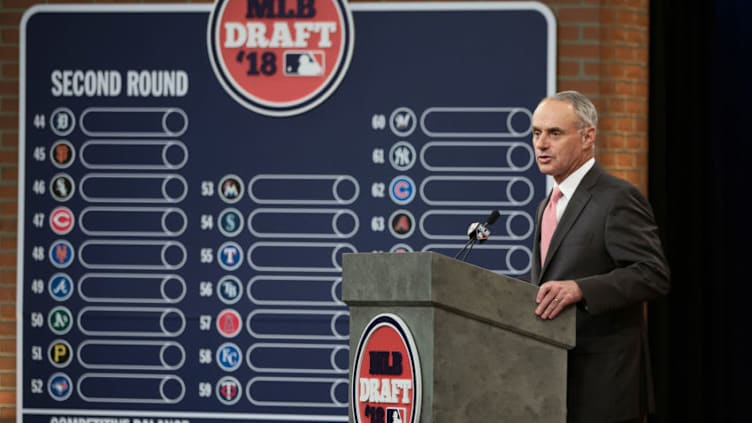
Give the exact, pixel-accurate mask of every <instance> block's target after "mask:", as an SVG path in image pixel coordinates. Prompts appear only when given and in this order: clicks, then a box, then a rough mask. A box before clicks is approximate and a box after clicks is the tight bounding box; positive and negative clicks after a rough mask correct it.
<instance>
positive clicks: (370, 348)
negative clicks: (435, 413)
mask: <svg viewBox="0 0 752 423" xmlns="http://www.w3.org/2000/svg"><path fill="white" fill-rule="evenodd" d="M354 360H355V362H354V363H353V373H352V380H351V381H350V389H351V391H352V398H351V401H350V403H351V404H352V405H351V407H352V413H353V417H354V421H355V423H369V422H371V421H381V422H387V423H397V422H399V423H417V422H418V421H420V407H421V398H422V385H421V370H420V361H419V359H418V353H417V349H416V347H415V342H414V341H413V337H412V334H411V333H410V330H409V328H408V327H407V326H406V325H405V323H404V322H403V321H402V319H400V318H399V317H397V316H396V315H394V314H389V313H384V314H379V315H378V316H376V317H374V318H373V319H372V320H371V321H370V322H369V323H368V325H367V326H366V328H365V329H364V330H363V334H362V335H361V337H360V342H359V343H358V350H357V352H356V353H355V357H354Z"/></svg>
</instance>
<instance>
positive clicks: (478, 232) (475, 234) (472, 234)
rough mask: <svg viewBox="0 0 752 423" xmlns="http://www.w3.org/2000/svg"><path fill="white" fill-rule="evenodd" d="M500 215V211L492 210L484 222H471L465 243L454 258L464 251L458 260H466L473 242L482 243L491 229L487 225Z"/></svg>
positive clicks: (489, 234)
mask: <svg viewBox="0 0 752 423" xmlns="http://www.w3.org/2000/svg"><path fill="white" fill-rule="evenodd" d="M500 215H501V213H499V211H498V210H494V211H492V212H491V214H489V215H488V217H487V218H486V221H485V222H483V223H478V222H473V223H471V224H470V226H469V227H468V228H467V237H468V240H467V242H466V243H465V245H464V246H463V247H462V249H461V250H460V251H458V252H457V255H455V256H454V258H459V257H460V255H461V254H462V253H463V252H464V253H465V255H464V256H463V257H462V258H460V260H463V261H464V260H467V256H469V255H470V251H472V249H473V244H475V242H476V241H478V243H480V244H482V243H484V242H485V241H486V240H487V239H488V238H489V237H490V236H491V231H490V230H489V229H488V227H489V226H491V225H493V224H494V223H495V222H496V220H497V219H499V216H500Z"/></svg>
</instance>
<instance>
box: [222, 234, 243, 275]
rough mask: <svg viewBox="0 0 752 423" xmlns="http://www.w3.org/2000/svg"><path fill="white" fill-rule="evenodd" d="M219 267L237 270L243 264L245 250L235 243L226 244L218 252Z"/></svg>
mask: <svg viewBox="0 0 752 423" xmlns="http://www.w3.org/2000/svg"><path fill="white" fill-rule="evenodd" d="M217 258H218V259H219V265H220V266H221V267H222V268H223V269H225V270H236V269H237V268H238V267H240V265H241V264H242V263H243V250H242V249H241V248H240V245H238V244H237V243H235V242H232V241H230V242H225V243H224V244H222V245H220V246H219V250H217Z"/></svg>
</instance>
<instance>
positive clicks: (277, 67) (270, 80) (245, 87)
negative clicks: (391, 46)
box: [207, 0, 354, 117]
mask: <svg viewBox="0 0 752 423" xmlns="http://www.w3.org/2000/svg"><path fill="white" fill-rule="evenodd" d="M207 45H208V48H209V57H210V59H211V64H212V68H213V70H214V74H215V75H216V76H217V79H218V80H219V82H220V83H221V84H222V86H223V87H224V89H225V91H227V93H228V94H229V95H230V96H231V97H232V98H234V99H235V100H236V101H237V102H238V103H240V104H241V105H243V106H245V107H246V108H248V109H250V110H253V111H254V112H256V113H260V114H262V115H266V116H275V117H287V116H294V115H297V114H301V113H304V112H306V111H308V110H311V109H313V108H315V107H316V106H318V105H319V104H321V103H322V102H323V101H324V100H326V99H327V98H328V97H329V96H330V95H331V94H332V93H333V92H334V91H335V90H336V89H337V87H338V86H339V84H340V82H342V79H343V78H344V76H345V74H346V72H347V68H348V67H349V66H350V60H351V58H352V52H353V45H354V34H353V22H352V15H351V13H350V10H349V9H348V8H347V3H346V2H345V0H217V2H216V3H215V5H214V8H213V10H212V13H211V16H210V17H209V25H208V28H207Z"/></svg>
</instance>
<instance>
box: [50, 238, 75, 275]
mask: <svg viewBox="0 0 752 423" xmlns="http://www.w3.org/2000/svg"><path fill="white" fill-rule="evenodd" d="M74 256H75V251H74V250H73V245H71V243H70V242H68V241H66V240H64V239H60V240H57V241H55V242H53V243H52V245H51V246H50V261H51V262H52V265H53V266H55V267H57V268H59V269H63V268H66V267H68V266H70V265H71V263H73V257H74Z"/></svg>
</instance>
